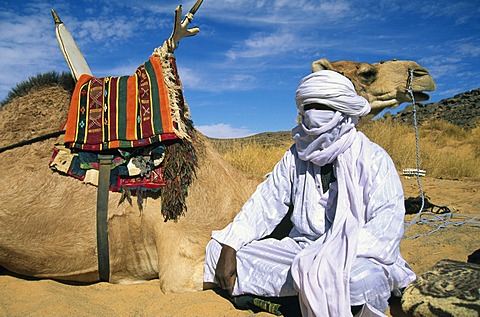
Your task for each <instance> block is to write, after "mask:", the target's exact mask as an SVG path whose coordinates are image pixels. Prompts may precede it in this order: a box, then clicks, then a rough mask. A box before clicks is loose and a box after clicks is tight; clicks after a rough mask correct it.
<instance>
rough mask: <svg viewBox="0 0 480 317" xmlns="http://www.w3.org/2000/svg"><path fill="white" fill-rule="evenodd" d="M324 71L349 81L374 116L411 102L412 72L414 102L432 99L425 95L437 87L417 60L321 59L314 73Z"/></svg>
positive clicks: (316, 63)
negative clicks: (377, 61)
mask: <svg viewBox="0 0 480 317" xmlns="http://www.w3.org/2000/svg"><path fill="white" fill-rule="evenodd" d="M324 69H328V70H333V71H337V72H339V73H341V74H342V75H344V76H345V77H347V78H349V79H350V80H351V81H352V82H353V85H354V86H355V89H356V90H357V93H358V94H359V95H361V96H363V97H364V98H365V99H367V100H368V101H369V102H370V104H371V106H372V111H371V114H373V115H376V114H378V113H380V112H381V111H382V110H383V109H385V108H395V107H397V106H399V105H400V104H402V103H403V102H411V101H412V98H411V96H410V94H409V92H408V89H409V86H410V70H412V71H413V82H412V85H411V88H412V92H413V96H414V98H415V101H425V100H428V99H429V98H430V97H429V96H428V95H427V94H426V93H424V92H425V91H434V90H435V88H436V87H435V83H434V81H433V78H432V76H431V75H430V74H429V72H428V71H427V70H426V69H425V68H423V67H421V66H420V65H418V64H417V63H416V62H414V61H406V60H402V61H400V60H392V61H387V62H385V61H381V62H380V63H373V64H368V63H363V62H354V61H347V60H344V61H337V62H330V61H328V60H327V59H320V60H317V61H314V62H313V63H312V71H314V72H315V71H318V70H324Z"/></svg>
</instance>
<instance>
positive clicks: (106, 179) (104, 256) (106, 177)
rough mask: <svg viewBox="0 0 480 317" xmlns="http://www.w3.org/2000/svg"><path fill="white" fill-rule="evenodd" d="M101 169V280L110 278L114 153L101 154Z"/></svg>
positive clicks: (98, 246) (99, 228)
mask: <svg viewBox="0 0 480 317" xmlns="http://www.w3.org/2000/svg"><path fill="white" fill-rule="evenodd" d="M98 159H99V160H100V170H99V175H98V190H97V255H98V275H99V277H100V280H101V281H105V282H108V281H109V280H110V257H109V251H108V191H109V187H110V165H111V163H112V159H113V155H104V154H99V155H98Z"/></svg>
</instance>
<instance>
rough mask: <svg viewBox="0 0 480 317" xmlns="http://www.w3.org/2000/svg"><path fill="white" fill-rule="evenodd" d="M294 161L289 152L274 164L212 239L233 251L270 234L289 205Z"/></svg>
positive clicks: (215, 232)
mask: <svg viewBox="0 0 480 317" xmlns="http://www.w3.org/2000/svg"><path fill="white" fill-rule="evenodd" d="M294 168H295V159H294V156H293V154H292V149H290V150H289V151H287V152H286V153H285V155H284V156H283V158H282V159H281V160H280V162H278V163H277V165H275V167H274V169H273V171H272V173H271V174H270V176H269V177H268V178H267V179H266V180H265V181H264V182H263V183H261V184H260V185H258V187H257V189H256V191H255V192H254V193H253V195H252V196H251V197H250V199H249V200H248V201H247V202H246V203H245V205H244V206H243V207H242V209H241V210H240V212H239V213H238V214H237V216H236V217H235V218H234V219H233V222H231V223H230V224H229V225H228V226H226V227H225V228H224V229H223V230H219V231H213V233H212V238H213V239H215V240H217V241H218V242H219V243H221V244H226V245H228V246H230V247H232V248H234V249H235V250H238V249H240V248H241V247H242V246H244V245H246V244H247V243H249V242H251V241H253V240H258V239H260V238H262V237H265V236H267V235H269V234H270V233H271V232H272V231H273V230H274V229H275V227H276V226H277V225H278V224H279V223H280V221H281V220H282V219H283V218H284V217H285V215H286V214H287V212H288V209H289V206H290V205H291V200H292V199H291V193H292V177H293V176H292V175H293V170H294Z"/></svg>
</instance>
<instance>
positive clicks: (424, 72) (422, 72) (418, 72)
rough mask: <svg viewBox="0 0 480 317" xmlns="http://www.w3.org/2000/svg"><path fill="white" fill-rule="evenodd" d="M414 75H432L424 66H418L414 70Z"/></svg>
mask: <svg viewBox="0 0 480 317" xmlns="http://www.w3.org/2000/svg"><path fill="white" fill-rule="evenodd" d="M413 75H414V76H417V77H421V76H430V73H429V72H428V71H427V70H426V69H424V68H416V69H414V70H413Z"/></svg>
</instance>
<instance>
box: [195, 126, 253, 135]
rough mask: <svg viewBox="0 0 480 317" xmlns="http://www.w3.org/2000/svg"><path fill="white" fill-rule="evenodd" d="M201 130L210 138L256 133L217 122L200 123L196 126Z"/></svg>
mask: <svg viewBox="0 0 480 317" xmlns="http://www.w3.org/2000/svg"><path fill="white" fill-rule="evenodd" d="M195 128H197V129H198V130H199V131H200V132H202V133H203V134H205V135H206V136H208V137H210V138H217V139H231V138H243V137H246V136H249V135H253V134H255V132H254V131H251V130H249V129H246V128H234V127H232V126H231V125H230V124H227V123H217V124H211V125H198V126H195Z"/></svg>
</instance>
